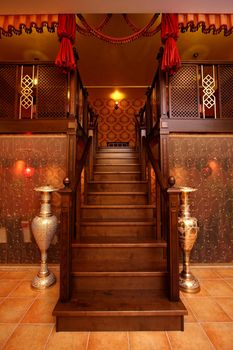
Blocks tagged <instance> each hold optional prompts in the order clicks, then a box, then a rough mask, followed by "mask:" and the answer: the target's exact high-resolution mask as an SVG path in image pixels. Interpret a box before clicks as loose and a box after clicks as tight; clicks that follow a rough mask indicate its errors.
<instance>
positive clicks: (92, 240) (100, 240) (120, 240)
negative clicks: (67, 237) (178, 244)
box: [72, 236, 167, 247]
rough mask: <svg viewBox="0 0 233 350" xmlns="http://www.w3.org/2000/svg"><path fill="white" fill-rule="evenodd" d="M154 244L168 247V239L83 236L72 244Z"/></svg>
mask: <svg viewBox="0 0 233 350" xmlns="http://www.w3.org/2000/svg"><path fill="white" fill-rule="evenodd" d="M79 243H81V244H125V243H126V244H135V243H136V244H137V243H138V244H148V243H151V244H154V243H157V244H158V245H159V244H161V246H164V247H166V245H167V242H166V241H163V240H161V241H156V240H155V239H153V238H152V237H150V238H147V239H146V238H144V237H132V236H123V237H115V236H105V237H101V236H96V237H82V238H80V239H79V240H77V241H73V243H72V244H79Z"/></svg>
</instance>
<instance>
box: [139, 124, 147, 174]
mask: <svg viewBox="0 0 233 350" xmlns="http://www.w3.org/2000/svg"><path fill="white" fill-rule="evenodd" d="M140 132H141V136H140V149H141V152H140V161H141V169H142V180H145V179H146V148H145V138H146V129H145V127H141V130H140Z"/></svg>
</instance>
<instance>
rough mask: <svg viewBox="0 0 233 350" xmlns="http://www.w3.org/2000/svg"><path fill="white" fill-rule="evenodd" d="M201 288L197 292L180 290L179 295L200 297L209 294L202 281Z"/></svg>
mask: <svg viewBox="0 0 233 350" xmlns="http://www.w3.org/2000/svg"><path fill="white" fill-rule="evenodd" d="M200 286H201V290H200V291H199V292H198V293H185V292H180V294H181V296H182V297H184V298H200V297H206V296H209V293H208V291H207V290H206V289H205V288H204V287H203V285H202V283H200Z"/></svg>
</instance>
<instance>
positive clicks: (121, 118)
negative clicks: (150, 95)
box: [90, 98, 145, 147]
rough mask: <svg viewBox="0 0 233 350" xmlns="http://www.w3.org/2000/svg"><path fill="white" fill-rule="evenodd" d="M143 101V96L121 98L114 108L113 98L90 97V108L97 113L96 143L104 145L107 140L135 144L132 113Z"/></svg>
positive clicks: (140, 106) (133, 113) (135, 111)
mask: <svg viewBox="0 0 233 350" xmlns="http://www.w3.org/2000/svg"><path fill="white" fill-rule="evenodd" d="M144 103H145V99H144V98H136V99H123V100H121V101H119V108H118V109H115V108H114V106H115V102H114V100H113V99H107V98H96V99H90V104H91V106H92V108H93V109H94V110H95V111H96V113H97V114H98V145H99V146H100V147H106V146H107V142H129V146H130V147H134V146H135V136H136V135H135V123H134V120H135V118H134V115H135V113H138V112H139V110H140V108H142V107H143V105H144Z"/></svg>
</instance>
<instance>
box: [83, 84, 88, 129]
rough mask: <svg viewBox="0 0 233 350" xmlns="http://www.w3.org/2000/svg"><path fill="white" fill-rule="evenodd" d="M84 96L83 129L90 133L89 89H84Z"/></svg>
mask: <svg viewBox="0 0 233 350" xmlns="http://www.w3.org/2000/svg"><path fill="white" fill-rule="evenodd" d="M83 96H84V103H83V129H84V131H85V133H86V134H87V132H88V92H87V89H85V88H83Z"/></svg>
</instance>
